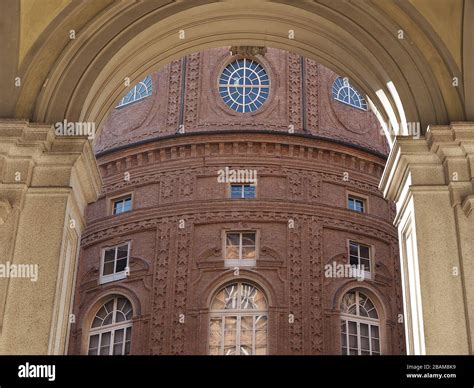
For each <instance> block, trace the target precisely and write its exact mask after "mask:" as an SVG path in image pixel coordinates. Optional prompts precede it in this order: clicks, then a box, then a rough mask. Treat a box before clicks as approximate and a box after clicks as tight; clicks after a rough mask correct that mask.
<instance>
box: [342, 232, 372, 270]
mask: <svg viewBox="0 0 474 388" xmlns="http://www.w3.org/2000/svg"><path fill="white" fill-rule="evenodd" d="M351 243H354V244H357V245H358V246H359V247H358V249H357V255H358V263H359V265H360V246H361V245H363V246H365V247H368V248H369V270H368V271H367V270H364V278H365V279H372V273H373V266H374V264H373V257H374V250H375V248H374V246H373V245H371V244H366V243H363V242H360V241H356V240H354V239H348V240H347V263H348V264H349V265H353V264H351Z"/></svg>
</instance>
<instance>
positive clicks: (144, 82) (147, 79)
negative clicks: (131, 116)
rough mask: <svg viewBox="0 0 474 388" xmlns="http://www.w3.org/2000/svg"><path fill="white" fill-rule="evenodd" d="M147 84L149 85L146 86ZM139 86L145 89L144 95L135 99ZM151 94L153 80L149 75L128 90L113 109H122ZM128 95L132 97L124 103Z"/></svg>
mask: <svg viewBox="0 0 474 388" xmlns="http://www.w3.org/2000/svg"><path fill="white" fill-rule="evenodd" d="M147 83H149V85H147ZM140 86H143V87H144V88H145V89H146V94H145V95H142V96H140V97H137V92H138V88H139V87H140ZM152 94H153V79H152V78H151V75H147V76H146V77H145V78H143V79H142V80H141V81H139V82H137V84H136V85H135V86H134V87H133V88H132V89H130V90H129V91H128V93H127V94H125V95H124V96H123V97H122V98H121V99H120V101H119V103H118V105H117V106H116V107H115V109H118V108H122V107H124V106H127V105H130V104H133V103H135V102H137V101H141V100H143V99H145V98H147V97H149V96H151V95H152ZM128 95H133V97H132V98H131V99H130V100H128V101H127V102H125V98H126V97H127V96H128Z"/></svg>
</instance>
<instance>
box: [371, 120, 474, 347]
mask: <svg viewBox="0 0 474 388" xmlns="http://www.w3.org/2000/svg"><path fill="white" fill-rule="evenodd" d="M473 167H474V123H466V122H465V123H453V124H451V125H450V126H433V127H430V128H429V129H428V131H427V134H426V136H425V137H424V138H420V139H414V138H411V137H397V139H396V141H395V144H394V148H393V149H392V152H391V154H390V157H389V160H388V162H387V165H386V168H385V171H384V175H383V177H382V181H381V184H380V188H381V189H382V190H383V192H384V194H385V196H386V197H387V198H388V199H391V200H393V201H394V202H395V203H396V205H397V216H396V218H395V221H394V222H395V225H396V226H397V227H398V234H399V240H400V260H401V274H402V283H403V284H402V286H403V294H404V310H405V325H406V339H407V353H408V354H472V353H473V350H472V343H471V332H472V330H473V329H474V327H473V323H472V317H473V314H474V311H473V309H474V303H473V302H474V239H473V236H474V214H473V212H472V210H471V209H472V206H473V204H474V202H473V199H474V197H473V182H474V176H473V174H474V168H473ZM470 317H471V318H470Z"/></svg>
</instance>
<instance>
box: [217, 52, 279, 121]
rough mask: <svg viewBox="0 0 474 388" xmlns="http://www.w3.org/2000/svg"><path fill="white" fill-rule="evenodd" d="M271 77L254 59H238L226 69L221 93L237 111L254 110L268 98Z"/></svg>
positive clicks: (221, 79) (220, 81) (220, 88)
mask: <svg viewBox="0 0 474 388" xmlns="http://www.w3.org/2000/svg"><path fill="white" fill-rule="evenodd" d="M269 91H270V79H269V78H268V74H267V72H266V71H265V69H264V68H263V67H262V65H260V64H259V63H257V62H255V61H254V60H252V59H247V58H243V59H238V60H236V61H234V62H232V63H230V64H229V65H227V67H226V68H225V69H224V71H223V72H222V74H221V77H220V79H219V94H220V95H221V97H222V99H223V100H224V102H225V103H226V104H227V106H229V107H230V108H231V109H233V110H235V111H236V112H240V113H246V112H254V111H256V110H257V109H259V108H260V107H261V106H262V105H263V103H264V102H265V101H266V100H267V98H268V93H269Z"/></svg>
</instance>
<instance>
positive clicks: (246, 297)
mask: <svg viewBox="0 0 474 388" xmlns="http://www.w3.org/2000/svg"><path fill="white" fill-rule="evenodd" d="M210 315H211V318H210V326H209V353H210V354H213V355H217V354H218V355H263V354H266V353H267V321H268V312H267V301H266V299H265V295H264V294H263V292H262V291H260V290H259V289H258V288H257V287H255V286H253V285H251V284H247V283H232V284H229V285H228V286H225V287H224V288H222V289H221V290H220V291H219V292H218V293H217V295H216V296H215V297H214V300H213V301H212V304H211V314H210Z"/></svg>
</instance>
